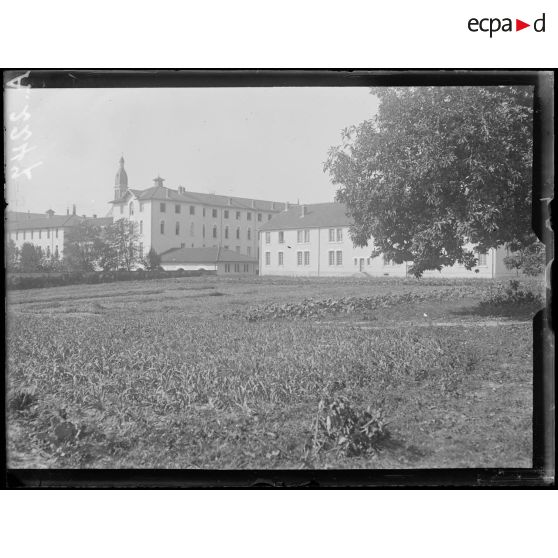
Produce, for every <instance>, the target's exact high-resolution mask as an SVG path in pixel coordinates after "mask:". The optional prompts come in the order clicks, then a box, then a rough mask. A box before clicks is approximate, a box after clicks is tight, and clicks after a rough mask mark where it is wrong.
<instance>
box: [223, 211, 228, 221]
mask: <svg viewBox="0 0 558 558" xmlns="http://www.w3.org/2000/svg"><path fill="white" fill-rule="evenodd" d="M223 217H224V218H225V219H228V218H229V210H228V209H225V210H223Z"/></svg>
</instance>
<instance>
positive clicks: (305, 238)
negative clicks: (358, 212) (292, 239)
mask: <svg viewBox="0 0 558 558" xmlns="http://www.w3.org/2000/svg"><path fill="white" fill-rule="evenodd" d="M278 240H279V244H284V243H285V232H284V231H279V232H278ZM296 241H297V243H298V244H305V243H308V242H310V229H300V230H297V231H296ZM329 241H330V242H342V241H343V229H342V228H338V229H329ZM265 243H266V244H270V243H271V232H270V231H266V233H265Z"/></svg>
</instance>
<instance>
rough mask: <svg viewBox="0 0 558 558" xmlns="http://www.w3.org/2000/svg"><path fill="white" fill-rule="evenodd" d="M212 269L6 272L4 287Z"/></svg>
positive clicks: (133, 278) (183, 274)
mask: <svg viewBox="0 0 558 558" xmlns="http://www.w3.org/2000/svg"><path fill="white" fill-rule="evenodd" d="M215 274H216V272H215V271H213V270H205V269H200V270H180V271H163V270H158V271H145V270H143V269H140V270H137V271H89V272H85V273H80V272H72V273H43V274H38V273H32V274H31V273H30V274H24V273H8V274H7V276H6V289H10V290H18V289H41V288H45V287H60V286H62V285H79V284H86V285H94V284H97V283H114V282H115V281H147V280H151V279H169V278H173V277H199V276H200V275H215Z"/></svg>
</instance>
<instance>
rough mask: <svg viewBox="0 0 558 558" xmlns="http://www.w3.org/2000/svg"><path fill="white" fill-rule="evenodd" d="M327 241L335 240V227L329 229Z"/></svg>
mask: <svg viewBox="0 0 558 558" xmlns="http://www.w3.org/2000/svg"><path fill="white" fill-rule="evenodd" d="M329 241H330V242H335V229H329Z"/></svg>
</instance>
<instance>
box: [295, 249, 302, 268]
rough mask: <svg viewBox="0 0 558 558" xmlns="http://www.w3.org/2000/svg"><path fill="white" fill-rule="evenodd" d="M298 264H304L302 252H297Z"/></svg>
mask: <svg viewBox="0 0 558 558" xmlns="http://www.w3.org/2000/svg"><path fill="white" fill-rule="evenodd" d="M296 265H302V252H297V253H296Z"/></svg>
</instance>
